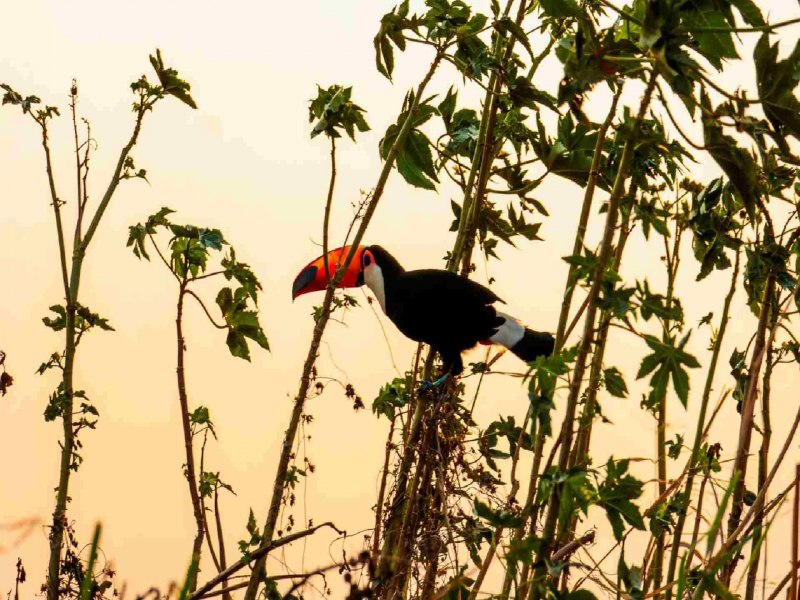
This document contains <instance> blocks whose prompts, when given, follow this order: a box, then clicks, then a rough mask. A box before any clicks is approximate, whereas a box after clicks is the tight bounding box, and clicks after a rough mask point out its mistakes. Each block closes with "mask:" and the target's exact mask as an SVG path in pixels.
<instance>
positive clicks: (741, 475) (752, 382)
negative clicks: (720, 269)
mask: <svg viewBox="0 0 800 600" xmlns="http://www.w3.org/2000/svg"><path fill="white" fill-rule="evenodd" d="M774 287H775V279H774V277H773V276H772V275H770V276H768V277H767V283H766V285H765V286H764V296H763V297H762V300H761V311H760V313H759V316H758V326H757V329H756V341H755V344H754V345H753V356H752V357H751V359H750V366H749V369H748V374H747V384H746V386H745V393H744V401H743V402H742V419H741V422H740V426H739V442H738V446H737V448H736V458H735V460H734V463H733V470H732V472H731V478H733V477H736V487H735V488H734V490H733V498H732V503H731V512H730V514H729V515H728V535H729V537H730V535H732V534H733V533H734V532H735V531H736V529H737V528H738V527H739V523H740V522H741V517H742V510H743V506H744V492H745V477H746V475H747V459H748V456H749V454H750V438H751V436H752V433H753V417H754V413H755V404H756V397H757V396H758V381H759V375H760V372H761V365H762V363H763V362H764V353H765V345H766V334H767V326H768V324H769V322H770V311H771V309H772V302H771V299H772V294H773V290H774ZM762 492H763V490H762ZM737 562H738V557H734V558H732V559H731V561H730V563H729V564H728V565H727V567H726V569H725V573H724V581H726V582H727V581H730V577H731V575H732V574H733V571H734V569H735V568H736V563H737Z"/></svg>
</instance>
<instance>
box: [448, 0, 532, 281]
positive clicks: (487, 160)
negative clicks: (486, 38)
mask: <svg viewBox="0 0 800 600" xmlns="http://www.w3.org/2000/svg"><path fill="white" fill-rule="evenodd" d="M525 6H526V0H520V3H519V8H518V9H517V16H516V23H517V25H521V23H522V20H523V19H524V18H525ZM510 7H511V2H509V3H508V5H507V9H506V10H507V11H508V9H509V8H510ZM515 41H516V37H514V36H512V37H511V38H509V40H508V43H507V44H506V46H505V50H504V51H503V57H502V59H501V60H500V69H505V67H506V65H508V61H509V60H510V59H511V55H512V52H513V50H514V42H515ZM499 44H500V38H498V45H499ZM531 74H532V73H531ZM502 86H503V81H502V79H501V78H500V75H499V71H497V70H496V71H494V72H493V73H492V80H491V81H490V82H489V90H491V93H490V92H488V91H487V93H486V99H485V104H484V114H485V115H488V120H487V123H486V131H485V141H484V144H483V149H482V150H483V151H482V153H481V160H480V168H479V171H478V185H477V188H476V190H475V197H474V198H473V201H472V204H471V205H470V212H469V215H468V216H467V226H466V231H465V235H464V244H463V252H462V254H463V255H462V256H461V274H462V275H467V274H469V272H470V267H471V265H472V250H473V249H474V248H475V236H476V234H477V231H478V224H479V223H480V214H481V206H482V205H483V200H484V197H485V196H486V186H487V184H488V183H489V175H490V172H491V167H492V163H493V162H494V159H495V156H496V155H497V152H498V150H499V149H500V148H499V145H498V144H497V142H496V139H495V135H494V126H495V122H496V121H497V109H498V104H497V101H498V98H499V97H500V90H501V88H502ZM486 103H488V104H486ZM474 167H475V165H474V164H473V170H474Z"/></svg>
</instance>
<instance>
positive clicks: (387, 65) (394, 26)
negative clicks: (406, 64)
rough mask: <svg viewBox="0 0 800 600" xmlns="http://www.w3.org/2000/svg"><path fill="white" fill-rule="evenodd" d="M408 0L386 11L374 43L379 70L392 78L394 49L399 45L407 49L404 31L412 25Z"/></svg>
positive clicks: (388, 77)
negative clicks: (409, 18)
mask: <svg viewBox="0 0 800 600" xmlns="http://www.w3.org/2000/svg"><path fill="white" fill-rule="evenodd" d="M407 17H408V0H404V1H403V2H401V3H400V4H398V5H397V6H395V7H394V8H393V9H392V11H391V12H389V13H386V14H385V15H384V16H383V18H382V19H381V28H380V29H379V30H378V33H377V35H375V39H374V40H373V42H372V43H373V45H374V46H375V66H376V67H377V69H378V72H379V73H380V74H381V75H383V76H384V77H386V79H388V80H389V81H391V80H392V73H393V72H394V49H393V48H392V45H395V46H397V48H398V50H400V51H401V52H402V51H404V50H405V49H406V39H405V37H404V35H403V31H404V30H405V29H408V28H409V27H410V26H411V22H410V21H409V20H408V18H407Z"/></svg>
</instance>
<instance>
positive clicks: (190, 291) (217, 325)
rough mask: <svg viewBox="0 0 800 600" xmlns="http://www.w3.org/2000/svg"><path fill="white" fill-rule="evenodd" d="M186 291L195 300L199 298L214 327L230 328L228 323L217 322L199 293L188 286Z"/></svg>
mask: <svg viewBox="0 0 800 600" xmlns="http://www.w3.org/2000/svg"><path fill="white" fill-rule="evenodd" d="M186 293H187V294H189V295H190V296H191V297H192V298H194V299H195V300H197V302H198V304H200V306H201V307H202V309H203V311H204V312H205V313H206V316H207V317H208V320H209V321H211V324H212V325H213V326H214V327H216V328H217V329H227V328H228V326H227V325H220V324H219V323H217V322H216V321H215V320H214V317H212V316H211V313H210V312H208V309H207V308H206V305H205V304H203V301H202V300H201V299H200V296H198V295H197V294H195V293H194V292H193V291H192V290H190V289H188V288H187V289H186Z"/></svg>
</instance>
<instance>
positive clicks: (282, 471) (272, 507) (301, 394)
mask: <svg viewBox="0 0 800 600" xmlns="http://www.w3.org/2000/svg"><path fill="white" fill-rule="evenodd" d="M442 55H443V50H439V51H437V53H436V56H435V57H434V59H433V61H432V62H431V65H430V67H429V69H428V72H427V73H426V74H425V77H424V78H423V79H422V81H421V82H420V84H419V86H418V87H417V90H416V94H415V96H414V101H413V103H412V105H411V107H410V108H409V110H408V115H407V117H406V120H405V122H404V123H403V125H402V127H401V128H400V131H399V132H398V135H397V139H396V140H395V142H394V144H392V147H391V148H390V150H389V153H388V155H387V156H386V160H385V161H384V163H383V168H382V169H381V173H380V175H379V176H378V182H377V183H376V185H375V190H374V191H373V193H372V196H371V197H370V200H369V203H368V205H367V207H366V210H365V212H364V216H363V219H362V220H361V224H360V225H359V228H358V230H357V231H356V234H355V237H354V238H353V242H352V245H351V247H350V251H349V252H348V254H347V256H346V257H345V260H344V262H343V264H342V266H341V267H340V269H339V271H338V272H337V273H336V275H334V278H333V280H332V283H333V285H330V286H329V287H328V288H327V290H326V292H325V298H324V300H323V302H322V311H321V315H320V317H319V319H318V321H317V324H316V326H315V327H314V333H313V335H312V337H311V344H310V345H309V348H308V354H307V355H306V360H305V363H304V365H303V373H302V375H301V377H300V389H299V390H298V393H297V396H295V401H294V407H293V409H292V415H291V417H290V420H289V426H288V428H287V429H286V433H285V435H284V440H283V446H282V448H281V456H280V459H279V461H278V468H277V471H276V473H275V483H274V484H273V488H272V497H271V500H270V503H269V510H268V513H267V519H266V521H265V523H264V530H263V533H262V536H261V546H262V547H265V546H267V545H268V544H269V543H270V542H271V541H272V536H273V535H274V532H275V526H276V524H277V522H278V515H279V513H280V507H281V499H282V498H283V493H284V489H285V487H286V474H287V472H288V468H289V461H290V459H291V454H292V447H293V445H294V439H295V437H296V435H297V427H298V425H299V423H300V417H301V415H302V413H303V408H304V407H305V402H306V399H307V396H308V390H309V387H310V384H311V375H312V371H313V369H314V365H315V364H316V361H317V353H318V352H319V346H320V343H321V341H322V334H323V333H324V332H325V327H326V325H327V324H328V320H329V319H330V314H331V306H332V304H333V295H334V292H335V284H336V282H338V281H339V279H340V278H341V277H342V276H343V275H344V273H345V271H346V270H347V268H348V267H349V266H350V263H351V262H352V260H353V257H354V256H355V253H356V251H357V249H358V245H359V244H360V243H361V239H362V238H363V237H364V233H365V232H366V230H367V227H368V226H369V223H370V221H371V220H372V215H373V214H374V213H375V209H376V208H377V206H378V202H379V201H380V199H381V198H382V196H383V191H384V188H385V187H386V182H387V181H388V179H389V175H390V173H391V171H392V168H393V166H394V162H395V158H396V157H397V153H398V152H399V151H400V148H401V146H402V144H403V143H404V142H405V138H406V136H407V135H408V132H409V131H410V130H411V127H412V124H413V121H414V118H415V117H416V114H417V111H418V110H419V103H420V101H421V99H422V97H423V94H424V92H425V88H426V87H427V85H428V83H429V82H430V80H431V77H433V74H434V72H435V71H436V69H437V67H438V66H439V63H440V62H441V60H442ZM265 562H266V560H265V558H260V559H259V560H257V561H256V563H255V565H254V567H253V572H252V573H251V575H250V583H249V585H248V587H247V591H246V593H245V596H244V599H245V600H255V597H256V594H257V592H258V586H259V583H260V581H261V578H262V574H263V572H264V565H265Z"/></svg>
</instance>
